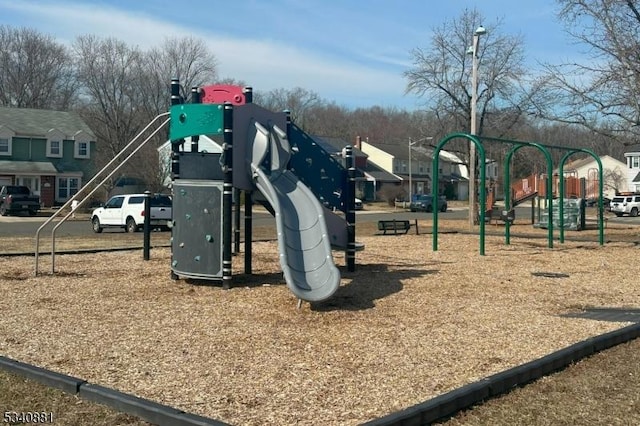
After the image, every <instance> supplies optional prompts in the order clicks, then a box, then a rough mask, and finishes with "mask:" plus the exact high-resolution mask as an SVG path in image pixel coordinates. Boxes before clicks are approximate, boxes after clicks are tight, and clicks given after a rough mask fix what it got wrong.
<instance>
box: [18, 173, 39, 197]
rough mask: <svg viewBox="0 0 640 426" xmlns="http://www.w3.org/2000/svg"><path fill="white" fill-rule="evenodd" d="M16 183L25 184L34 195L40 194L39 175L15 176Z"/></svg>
mask: <svg viewBox="0 0 640 426" xmlns="http://www.w3.org/2000/svg"><path fill="white" fill-rule="evenodd" d="M16 185H22V186H26V187H28V188H29V189H30V190H31V192H33V193H34V195H40V176H16Z"/></svg>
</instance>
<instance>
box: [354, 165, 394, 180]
mask: <svg viewBox="0 0 640 426" xmlns="http://www.w3.org/2000/svg"><path fill="white" fill-rule="evenodd" d="M362 171H363V172H364V173H365V175H367V176H370V177H372V178H373V179H375V180H377V181H379V182H401V181H402V178H401V177H400V176H398V175H394V174H393V173H389V172H388V171H386V170H384V169H382V168H381V167H378V165H376V164H374V163H372V162H371V161H367V165H366V166H365V167H364V168H363V169H362Z"/></svg>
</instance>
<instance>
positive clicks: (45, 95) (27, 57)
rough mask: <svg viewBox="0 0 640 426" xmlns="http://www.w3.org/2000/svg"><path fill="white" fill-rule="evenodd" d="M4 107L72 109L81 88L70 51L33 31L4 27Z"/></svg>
mask: <svg viewBox="0 0 640 426" xmlns="http://www.w3.org/2000/svg"><path fill="white" fill-rule="evenodd" d="M0 70H2V72H0V105H3V106H12V107H19V108H40V109H60V110H67V109H69V108H71V107H72V106H73V104H74V101H75V100H76V96H77V86H76V83H75V77H74V73H73V62H72V60H71V57H70V55H69V53H68V51H67V49H66V48H65V47H64V46H63V45H61V44H59V43H57V42H56V41H55V39H54V38H53V37H51V36H48V35H44V34H41V33H39V32H37V31H36V30H33V29H29V28H11V27H9V26H5V25H1V26H0Z"/></svg>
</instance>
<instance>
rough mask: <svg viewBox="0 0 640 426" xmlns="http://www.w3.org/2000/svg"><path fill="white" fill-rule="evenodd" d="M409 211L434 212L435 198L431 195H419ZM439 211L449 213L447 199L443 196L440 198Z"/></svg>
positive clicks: (412, 202)
mask: <svg viewBox="0 0 640 426" xmlns="http://www.w3.org/2000/svg"><path fill="white" fill-rule="evenodd" d="M409 210H411V211H412V212H427V213H431V212H432V211H433V196H432V195H431V194H424V195H417V196H416V197H415V198H414V199H413V201H411V204H410V205H409ZM438 210H439V211H441V212H446V211H447V199H446V198H445V197H444V196H443V195H441V196H440V197H438Z"/></svg>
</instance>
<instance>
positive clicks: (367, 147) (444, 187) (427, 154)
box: [356, 140, 469, 200]
mask: <svg viewBox="0 0 640 426" xmlns="http://www.w3.org/2000/svg"><path fill="white" fill-rule="evenodd" d="M358 143H359V145H360V150H361V151H362V152H364V153H365V154H367V155H368V156H369V158H368V161H369V163H373V164H375V165H376V166H378V167H380V168H381V169H383V170H385V171H386V172H388V173H392V174H394V175H396V176H399V177H400V178H401V179H402V181H403V184H402V186H403V187H404V189H405V191H406V192H407V193H409V192H410V193H411V194H425V193H429V192H431V189H432V177H433V171H432V167H433V153H434V149H433V148H431V147H425V146H419V145H416V146H411V147H409V145H408V144H407V145H400V144H375V145H374V144H372V143H370V142H368V141H365V140H360V141H359V142H357V143H356V145H357V144H358ZM409 149H411V153H409ZM409 157H411V160H410V161H409ZM438 168H439V170H438V178H439V183H438V188H439V191H440V192H443V193H446V194H447V195H448V196H450V197H455V198H457V199H462V200H464V199H467V196H468V192H469V189H468V188H469V186H468V185H469V184H468V179H469V178H468V176H469V174H468V171H467V167H466V166H465V165H464V164H463V162H462V161H461V160H460V158H458V157H457V156H456V155H455V154H452V153H450V152H447V151H440V159H439V164H438ZM409 182H410V183H409ZM409 185H411V188H409Z"/></svg>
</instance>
